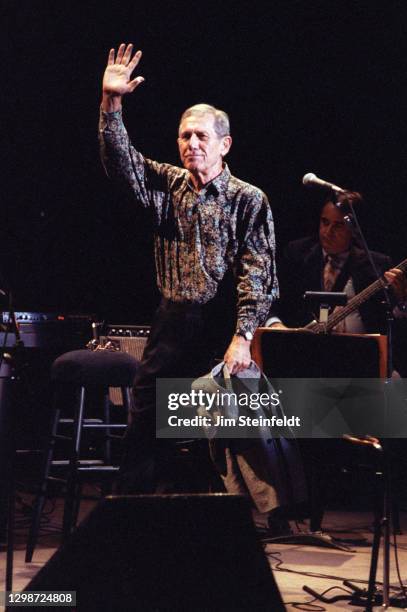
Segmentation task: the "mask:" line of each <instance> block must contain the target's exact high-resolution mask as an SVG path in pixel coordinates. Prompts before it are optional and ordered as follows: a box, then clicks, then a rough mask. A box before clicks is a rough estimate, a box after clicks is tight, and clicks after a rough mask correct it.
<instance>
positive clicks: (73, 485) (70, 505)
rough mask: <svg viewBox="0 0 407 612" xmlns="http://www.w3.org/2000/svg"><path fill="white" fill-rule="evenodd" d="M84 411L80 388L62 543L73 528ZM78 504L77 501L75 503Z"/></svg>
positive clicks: (83, 390) (83, 394) (82, 390)
mask: <svg viewBox="0 0 407 612" xmlns="http://www.w3.org/2000/svg"><path fill="white" fill-rule="evenodd" d="M84 409H85V387H81V388H80V391H79V402H78V404H77V409H76V414H75V419H74V431H73V442H74V444H73V447H72V453H71V457H70V460H69V471H68V478H67V483H66V497H65V504H64V516H63V521H62V541H66V540H67V538H68V537H69V536H70V534H71V532H72V529H73V527H74V518H75V503H76V494H77V481H78V460H79V452H80V446H81V436H82V425H83V415H84ZM77 503H78V504H79V500H78V502H77Z"/></svg>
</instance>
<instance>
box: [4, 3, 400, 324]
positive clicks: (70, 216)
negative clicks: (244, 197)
mask: <svg viewBox="0 0 407 612" xmlns="http://www.w3.org/2000/svg"><path fill="white" fill-rule="evenodd" d="M1 7H2V8H1V15H0V18H1V22H2V23H3V28H4V32H3V34H2V37H1V39H2V41H1V45H2V49H1V55H2V72H3V75H2V79H1V82H2V87H1V89H2V112H1V116H2V123H3V127H2V138H1V140H2V144H1V167H2V170H3V173H2V174H3V178H2V190H1V204H0V206H1V224H0V235H1V242H0V245H1V246H0V249H1V252H0V255H1V260H0V261H1V273H2V275H3V276H4V277H6V279H7V282H8V284H9V286H10V287H11V289H12V290H13V293H14V296H15V307H16V309H17V310H32V311H51V312H52V311H61V312H72V313H95V314H96V315H97V316H98V317H100V318H104V319H106V320H107V321H109V322H114V323H118V322H128V323H148V322H149V320H150V316H151V313H152V311H153V308H154V305H155V303H156V300H157V295H156V290H155V283H154V265H153V260H152V240H151V237H150V233H149V231H148V221H147V220H146V219H144V218H143V215H142V214H141V213H140V212H139V211H137V209H136V207H135V206H134V204H133V203H132V202H130V201H129V200H128V199H127V198H126V197H125V196H123V195H122V194H121V193H119V192H118V191H117V189H116V188H115V187H114V186H113V185H112V184H111V183H110V182H109V181H108V179H107V178H106V177H105V175H104V172H103V170H102V168H101V164H100V162H99V157H98V145H97V121H98V106H99V101H100V83H101V78H102V74H103V70H104V65H105V62H106V58H107V53H108V50H109V48H110V47H111V46H114V47H117V46H118V44H119V43H120V42H122V41H132V42H134V43H135V45H136V47H137V48H141V49H142V50H143V52H144V56H143V60H142V63H141V64H140V67H139V71H138V73H139V74H142V75H143V76H144V77H145V79H146V81H145V83H144V84H143V85H142V86H141V87H140V88H139V89H138V90H137V91H136V92H135V93H134V94H133V95H132V96H131V97H129V98H128V99H127V100H126V101H125V120H126V125H127V126H128V129H129V131H130V134H131V136H132V139H133V142H134V143H135V144H137V147H138V148H139V149H140V150H141V151H142V152H143V153H145V154H146V155H147V156H149V157H152V158H153V159H157V160H159V161H167V162H173V163H177V148H176V140H175V139H176V131H177V124H178V120H179V116H180V114H181V112H182V111H183V110H184V109H185V108H186V107H187V106H189V105H191V104H194V103H197V102H208V103H211V104H214V105H215V106H218V107H220V108H223V109H225V110H226V111H227V112H228V113H229V114H230V117H231V125H232V134H233V137H234V144H233V148H232V151H231V153H230V155H229V165H230V167H231V170H232V172H233V174H235V175H236V176H238V177H239V178H242V179H244V180H247V181H249V182H251V183H254V184H255V185H257V186H259V187H261V188H262V189H263V190H264V191H265V192H266V193H267V195H268V196H269V198H270V201H271V203H272V208H273V211H274V216H275V222H276V232H277V240H278V246H279V248H281V247H282V246H284V244H286V243H287V241H288V240H291V239H293V238H297V237H300V236H302V235H304V234H307V233H309V232H310V231H311V230H312V229H313V228H314V227H315V222H316V218H317V214H318V213H317V204H318V203H319V199H320V197H321V194H320V193H319V192H318V191H317V192H315V191H314V190H307V189H305V188H304V187H303V186H302V185H301V178H302V176H303V175H304V174H305V173H306V172H309V171H312V172H315V173H316V174H317V175H318V176H321V177H323V178H325V179H327V180H331V181H333V182H335V183H337V184H339V185H341V186H345V187H348V188H351V189H356V190H359V191H361V192H362V193H363V194H364V196H365V204H364V209H363V210H362V211H361V222H362V225H363V228H364V230H365V232H366V235H367V238H368V242H369V245H370V246H371V247H372V248H375V249H376V250H380V251H383V252H386V253H388V254H390V255H391V256H392V257H393V258H394V261H395V263H398V262H399V261H400V260H401V259H404V258H405V257H407V245H406V244H405V235H406V229H407V212H406V211H407V202H406V197H407V196H406V191H407V190H406V187H407V178H406V177H407V171H406V170H407V169H406V146H405V142H406V136H407V130H406V119H405V116H406V108H407V104H406V103H407V94H406V92H407V88H406V79H407V77H406V75H407V65H406V64H407V61H406V54H405V52H403V47H404V45H405V41H406V40H407V11H406V4H405V2H404V1H403V0H400V1H399V2H388V1H383V2H370V1H366V2H364V1H337V2H326V1H323V2H313V1H310V0H303V1H290V0H288V1H286V2H283V3H279V2H274V1H271V2H269V3H268V4H265V3H263V2H262V3H260V2H254V1H251V2H247V1H243V2H239V3H238V2H222V3H221V2H206V3H192V2H189V3H187V2H184V1H180V2H152V1H150V2H135V1H130V0H121V1H120V2H119V1H117V0H116V1H110V2H103V3H101V2H96V1H95V0H84V1H83V2H79V1H78V2H73V1H72V2H64V1H58V2H55V1H54V2H47V1H39V0H38V1H35V0H31V1H22V0H20V1H19V2H15V1H14V0H11V1H8V2H3V4H2V5H1Z"/></svg>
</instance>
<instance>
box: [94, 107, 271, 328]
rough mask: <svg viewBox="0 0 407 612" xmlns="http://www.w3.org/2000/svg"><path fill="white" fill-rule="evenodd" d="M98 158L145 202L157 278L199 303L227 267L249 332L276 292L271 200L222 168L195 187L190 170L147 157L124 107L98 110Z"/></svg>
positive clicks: (241, 324) (171, 295) (172, 293)
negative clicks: (138, 147) (131, 132)
mask: <svg viewBox="0 0 407 612" xmlns="http://www.w3.org/2000/svg"><path fill="white" fill-rule="evenodd" d="M99 128H100V129H99V135H100V144H101V154H102V161H103V164H104V167H105V170H106V172H107V174H108V176H109V177H111V178H113V179H115V180H118V181H119V182H120V183H122V184H124V185H126V187H127V188H128V189H129V190H130V191H131V192H132V194H133V195H134V197H135V198H136V200H137V201H138V202H139V203H140V204H141V206H143V207H145V208H149V209H150V210H151V213H152V215H153V220H154V228H155V230H154V251H155V263H156V270H157V285H158V288H159V290H160V292H161V294H162V295H163V296H164V297H165V298H167V299H169V300H172V301H174V302H187V303H198V304H204V303H206V302H208V301H209V300H211V299H212V298H213V297H214V296H215V295H216V292H217V289H218V287H219V284H220V282H221V280H222V279H223V277H224V276H225V273H226V271H227V270H228V269H231V270H233V273H234V277H235V279H236V288H237V331H251V332H252V333H254V331H255V330H256V328H257V327H258V326H259V325H262V324H263V323H264V321H265V320H266V317H267V314H268V312H269V310H270V306H271V304H272V302H273V301H274V300H275V299H276V298H277V297H278V282H277V277H276V273H275V262H274V253H275V237H274V225H273V218H272V214H271V209H270V205H269V203H268V201H267V198H266V196H265V195H264V193H263V192H262V191H260V189H257V188H256V187H253V186H252V185H249V184H248V183H245V182H243V181H241V180H239V179H237V178H235V177H234V176H232V175H231V174H230V171H229V169H228V167H227V166H226V165H225V166H224V169H223V171H222V173H221V174H220V175H219V176H217V177H216V178H215V179H214V180H213V181H211V182H210V183H208V184H207V185H205V186H204V188H203V189H201V190H200V191H199V192H196V191H195V190H194V187H193V185H192V184H191V182H190V180H189V172H188V171H187V170H185V169H182V168H178V167H176V166H172V165H169V164H161V163H157V162H155V161H152V160H150V159H147V158H145V157H144V156H143V155H142V154H141V153H139V152H137V151H136V150H135V149H134V147H133V146H132V145H131V143H130V141H129V137H128V134H127V131H126V129H125V127H124V124H123V121H122V115H121V112H120V111H119V112H114V113H104V112H103V111H102V112H101V118H100V126H99Z"/></svg>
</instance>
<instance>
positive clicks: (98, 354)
mask: <svg viewBox="0 0 407 612" xmlns="http://www.w3.org/2000/svg"><path fill="white" fill-rule="evenodd" d="M138 365H139V362H138V360H137V359H135V358H134V357H132V356H131V355H128V354H127V353H122V352H120V351H108V350H96V351H89V350H78V351H70V352H69V353H65V354H64V355H61V356H60V357H58V359H56V360H55V361H54V363H53V365H52V368H51V379H52V381H53V382H54V383H55V384H56V385H57V388H56V390H57V391H58V386H59V387H61V385H65V386H66V385H69V388H70V390H72V387H73V389H74V391H75V393H76V396H77V400H76V402H75V405H74V407H73V408H74V413H73V418H60V415H61V407H60V405H59V402H58V399H57V397H56V398H55V405H54V412H53V416H52V429H51V436H50V439H49V444H48V446H47V448H46V450H45V454H44V465H43V471H42V480H41V484H40V488H39V492H38V494H37V497H36V499H35V503H34V508H33V517H32V521H31V527H30V533H29V536H28V542H27V550H26V557H25V560H26V562H30V561H31V559H32V556H33V553H34V549H35V545H36V542H37V537H38V532H39V526H40V519H41V514H42V510H43V507H44V502H45V499H46V494H47V488H48V482H49V480H50V471H51V467H52V466H53V465H54V466H55V465H59V466H61V465H65V466H66V467H67V476H66V497H65V504H64V515H63V528H62V533H63V540H66V538H67V537H68V536H69V535H70V533H71V532H72V529H73V527H74V526H75V524H76V520H77V515H78V511H79V503H80V480H79V473H80V472H85V473H86V472H87V473H89V472H91V473H97V474H109V473H112V472H113V473H114V472H117V471H118V469H119V467H118V466H115V465H111V440H112V438H115V437H116V438H117V437H118V436H114V435H113V434H112V433H111V430H117V429H122V430H123V429H125V428H126V424H123V423H120V424H116V423H111V422H110V407H111V403H110V401H109V387H119V388H120V389H121V392H122V397H123V406H124V408H125V409H126V411H127V414H128V411H129V409H130V406H131V401H132V400H131V388H132V384H133V380H134V377H135V375H136V371H137V369H138ZM95 391H99V392H101V394H102V397H103V418H96V419H95V418H85V409H86V408H87V406H88V401H87V400H89V395H90V394H92V393H93V394H94V393H95ZM59 425H65V426H66V425H70V426H71V427H72V435H71V436H70V437H67V436H66V435H60V434H58V427H59ZM84 429H102V430H104V431H106V436H105V442H104V452H103V455H104V456H103V459H102V460H95V459H91V460H81V459H80V453H81V439H82V432H83V430H84ZM58 439H63V440H68V441H69V445H70V450H69V459H67V460H63V461H53V456H54V450H55V443H56V441H57V440H58Z"/></svg>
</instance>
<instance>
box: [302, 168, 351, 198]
mask: <svg viewBox="0 0 407 612" xmlns="http://www.w3.org/2000/svg"><path fill="white" fill-rule="evenodd" d="M302 182H303V185H306V186H309V185H316V186H317V187H324V188H325V189H331V191H334V192H335V193H344V192H345V191H346V189H342V187H338V185H334V184H333V183H328V181H323V180H322V179H320V178H318V177H317V176H316V175H315V174H314V173H313V172H308V174H305V175H304V176H303V177H302Z"/></svg>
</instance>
